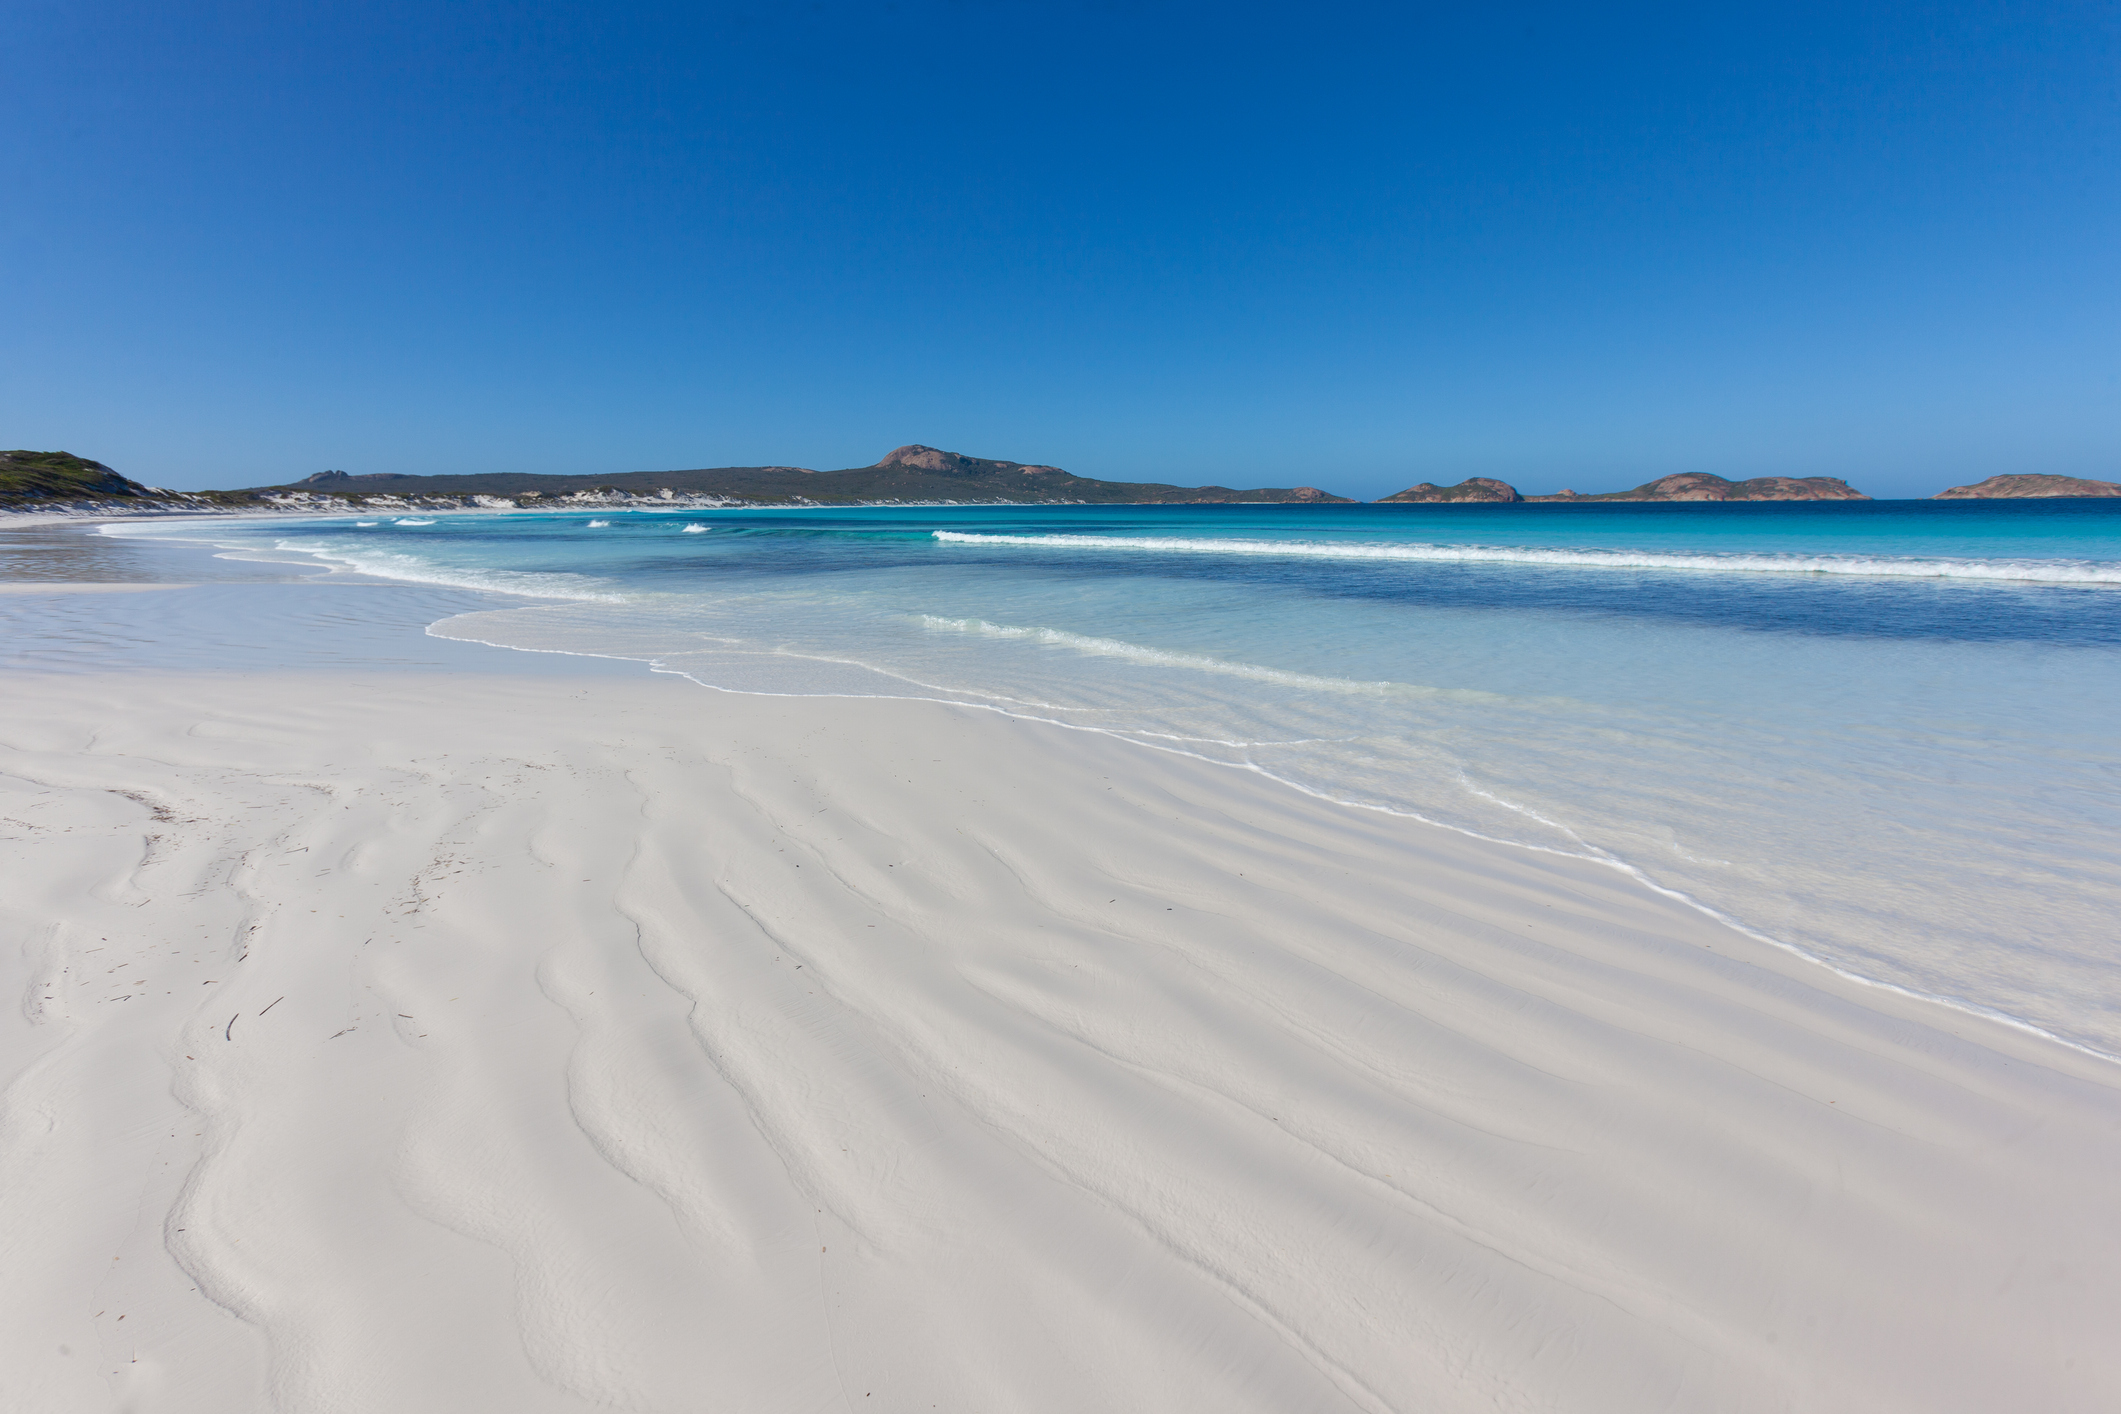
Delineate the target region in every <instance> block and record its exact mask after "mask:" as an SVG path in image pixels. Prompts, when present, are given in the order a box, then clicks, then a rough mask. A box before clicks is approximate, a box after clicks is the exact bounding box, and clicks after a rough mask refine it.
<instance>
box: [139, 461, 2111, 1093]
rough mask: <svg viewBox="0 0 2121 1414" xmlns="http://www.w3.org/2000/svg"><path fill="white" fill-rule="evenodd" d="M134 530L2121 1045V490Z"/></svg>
mask: <svg viewBox="0 0 2121 1414" xmlns="http://www.w3.org/2000/svg"><path fill="white" fill-rule="evenodd" d="M112 533H116V534H121V535H126V536H149V537H154V538H157V539H163V540H169V539H193V540H198V539H204V538H207V537H208V536H210V539H211V542H212V544H213V545H214V546H215V547H216V548H217V549H218V550H219V552H220V553H223V554H232V555H237V556H240V557H243V558H255V559H267V560H281V561H294V562H305V563H309V564H313V565H316V566H319V567H328V570H329V572H330V573H332V574H335V575H350V574H359V575H366V576H382V577H386V578H390V579H395V580H399V581H410V582H417V583H425V584H431V585H438V586H454V587H457V588H462V589H472V590H484V591H489V592H492V593H494V594H496V595H498V596H505V597H496V598H493V599H492V600H491V601H490V602H492V603H494V604H496V605H497V607H494V608H490V609H486V610H483V611H480V612H475V613H471V614H463V615H455V616H451V617H448V618H445V619H443V620H442V621H441V622H439V623H437V624H436V625H435V626H434V627H433V628H432V629H431V630H430V632H432V633H434V634H437V635H440V636H444V637H454V638H464V639H475V640H479V641H483V642H490V643H497V644H501V645H504V646H508V647H514V648H524V649H535V650H544V651H550V652H567V653H588V654H601V655H609V656H616V657H621V658H625V657H631V658H638V659H642V660H644V661H653V662H655V663H657V664H659V665H660V666H662V667H663V668H665V669H666V670H670V671H678V672H683V673H685V674H687V675H689V676H691V677H693V678H695V679H697V680H698V681H700V682H702V683H703V684H707V685H709V686H713V687H720V688H727V689H732V690H739V691H765V692H798V693H836V694H846V695H850V696H878V695H888V696H911V697H928V698H938V699H942V700H948V701H954V702H960V703H964V704H967V705H970V706H974V707H978V708H983V709H987V710H994V711H1003V712H1009V713H1012V714H1016V715H1020V716H1025V717H1031V718H1036V719H1039V720H1043V721H1048V722H1052V723H1055V724H1057V725H1060V726H1064V727H1068V728H1072V729H1077V730H1085V731H1097V732H1106V733H1111V734H1115V735H1119V736H1122V737H1126V738H1128V739H1131V740H1133V741H1136V742H1139V743H1140V744H1142V745H1143V746H1144V747H1145V748H1150V749H1154V750H1161V751H1182V752H1186V753H1188V754H1192V755H1197V756H1202V757H1206V758H1208V759H1211V760H1215V761H1219V762H1225V763H1228V764H1230V765H1232V766H1235V767H1239V768H1242V769H1248V770H1255V771H1260V772H1263V773H1265V774H1268V775H1270V776H1272V777H1274V778H1276V779H1278V780H1281V781H1283V782H1286V783H1287V784H1288V785H1289V786H1290V787H1291V788H1292V789H1297V790H1303V791H1307V792H1311V793H1313V794H1316V795H1320V796H1324V797H1328V798H1331V799H1335V800H1340V801H1344V802H1347V803H1348V804H1349V805H1350V806H1351V807H1356V808H1374V809H1382V810H1391V811H1396V812H1401V813H1405V814H1409V815H1415V816H1419V817H1420V818H1423V819H1427V820H1431V821H1435V822H1437V823H1439V824H1442V825H1446V826H1449V827H1451V828H1454V829H1459V830H1464V831H1468V832H1471V833H1474V834H1479V835H1483V836H1487V837H1491V838H1496V839H1502V840H1508V841H1512V842H1515V843H1519V844H1524V845H1529V846H1533V847H1537V848H1542V849H1551V850H1557V851H1563V852H1566V853H1570V854H1578V855H1588V856H1593V857H1598V858H1602V859H1605V860H1608V861H1610V862H1612V863H1613V864H1614V865H1615V866H1616V867H1623V868H1627V869H1630V870H1632V871H1635V872H1637V873H1638V874H1639V875H1640V876H1641V877H1643V878H1644V879H1645V880H1647V881H1648V882H1650V883H1651V884H1653V885H1655V886H1656V887H1659V888H1663V889H1668V890H1671V891H1673V892H1675V893H1679V894H1682V895H1684V896H1686V897H1687V898H1689V899H1692V900H1694V901H1696V902H1697V903H1699V904H1700V905H1701V906H1702V907H1704V908H1707V909H1709V910H1711V911H1714V912H1716V913H1719V914H1721V915H1723V916H1726V917H1729V918H1731V919H1733V920H1734V921H1736V922H1738V923H1739V924H1741V925H1742V926H1745V927H1747V928H1749V929H1751V930H1753V931H1755V932H1757V933H1759V934H1761V935H1763V936H1765V937H1768V938H1771V939H1773V940H1774V941H1776V942H1779V943H1782V944H1784V945H1786V946H1789V947H1792V948H1795V949H1798V950H1800V951H1803V952H1805V953H1807V954H1810V955H1812V956H1815V957H1818V958H1820V959H1822V960H1823V961H1826V962H1828V963H1830V964H1831V965H1833V966H1836V967H1839V968H1841V969H1843V970H1845V971H1848V972H1850V973H1853V974H1856V975H1859V976H1863V977H1866V978H1869V979H1871V980H1874V981H1878V982H1881V983H1884V984H1888V985H1894V986H1900V987H1905V988H1909V989H1911V990H1915V991H1919V992H1923V993H1925V994H1929V995H1934V996H1938V997H1942V998H1945V999H1948V1000H1951V1001H1954V1002H1955V1003H1957V1004H1960V1005H1964V1006H1968V1007H1971V1008H1976V1009H1981V1010H1985V1011H1992V1012H1996V1013H2000V1014H2003V1015H2007V1016H2010V1017H2013V1018H2015V1019H2019V1020H2022V1021H2024V1022H2025V1023H2027V1024H2029V1025H2033V1026H2037V1027H2039V1028H2041V1029H2043V1030H2047V1031H2049V1032H2052V1033H2054V1034H2056V1035H2059V1036H2062V1037H2064V1038H2065V1039H2068V1040H2071V1041H2073V1042H2075V1043H2078V1044H2082V1045H2087V1046H2091V1047H2094V1048H2096V1049H2100V1050H2103V1051H2107V1052H2110V1053H2121V938H2117V934H2121V928H2117V926H2116V923H2115V920H2116V919H2117V918H2121V749H2117V744H2116V735H2115V730H2114V726H2115V718H2116V708H2115V704H2116V703H2117V702H2121V502H2116V501H2026V502H1873V503H1821V504H1795V505H1739V506H1719V505H1714V504H1687V505H1621V506H1508V507H1433V508H1432V507H1383V506H1360V507H1283V506H1266V507H1100V508H1083V507H1037V508H1031V507H1008V508H890V509H815V510H795V511H787V510H777V511H705V512H702V511H689V510H688V511H674V512H628V511H615V510H609V509H596V508H590V509H585V510H581V511H573V512H565V513H557V512H556V513H537V514H463V515H444V514H414V515H402V514H401V515H395V516H392V515H383V514H377V515H373V516H367V517H362V518H360V519H359V520H358V521H356V520H353V519H348V520H332V521H323V520H317V521H293V520H290V519H287V518H275V519H271V520H260V521H255V522H217V523H213V524H212V525H210V526H206V527H204V528H203V529H202V527H201V526H200V525H199V524H198V523H192V524H189V525H149V526H126V527H119V528H114V529H113V531H112ZM320 572H321V568H320Z"/></svg>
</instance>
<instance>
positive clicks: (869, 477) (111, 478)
mask: <svg viewBox="0 0 2121 1414" xmlns="http://www.w3.org/2000/svg"><path fill="white" fill-rule="evenodd" d="M2026 496H2121V485H2117V484H2116V483H2114V482H2111V481H2090V480H2085V479H2083V478H2081V477H2071V476H2044V475H2007V476H1992V477H1990V478H1989V479H1988V480H1986V481H1983V482H1979V483H1978V484H1975V485H1972V486H1955V487H1953V488H1952V489H1951V490H1949V491H1945V492H1942V493H1940V494H1939V496H1938V497H1937V499H1940V500H1959V499H1968V498H1983V499H1986V498H1991V497H2026ZM1869 499H1870V497H1868V496H1866V495H1864V494H1863V493H1862V492H1861V491H1858V490H1856V489H1855V488H1854V487H1852V486H1850V485H1849V484H1848V483H1847V482H1846V481H1843V480H1841V479H1840V478H1839V477H1833V476H1802V477H1793V476H1756V477H1753V478H1752V479H1751V480H1748V481H1730V480H1726V479H1725V478H1723V477H1721V476H1715V475H1712V474H1710V473H1708V472H1681V473H1679V474H1677V475H1674V476H1665V477H1660V478H1658V479H1657V480H1655V481H1650V482H1645V483H1644V484H1642V485H1640V486H1637V487H1636V488H1634V489H1633V490H1632V491H1603V492H1597V493H1594V494H1589V495H1586V494H1582V493H1579V492H1576V491H1562V492H1558V493H1556V494H1554V495H1551V496H1526V495H1522V494H1520V493H1519V492H1518V490H1517V488H1516V487H1514V486H1512V485H1510V484H1509V483H1508V482H1507V481H1498V480H1496V479H1495V478H1493V477H1489V476H1474V477H1468V478H1467V479H1466V480H1464V481H1461V482H1459V483H1458V484H1457V485H1455V486H1438V485H1435V484H1434V483H1432V482H1427V481H1424V482H1422V483H1421V484H1420V485H1418V486H1413V487H1410V488H1408V489H1407V490H1405V491H1401V492H1399V493H1398V494H1397V495H1393V496H1386V497H1385V498H1384V501H1385V502H1389V503H1397V504H1402V505H1404V504H1422V505H1509V504H1525V503H1531V502H1553V501H1561V502H1579V501H1581V502H1591V501H1867V500H1869ZM937 503H942V504H949V505H960V506H976V505H1026V504H1029V505H1041V504H1044V505H1078V506H1080V505H1144V504H1148V505H1232V504H1254V505H1257V504H1284V505H1289V504H1294V505H1329V504H1330V505H1351V504H1353V502H1351V501H1350V500H1349V499H1348V498H1347V497H1345V496H1333V495H1328V494H1327V493H1326V492H1324V491H1321V490H1319V489H1318V488H1317V487H1315V486H1273V487H1258V488H1254V489H1251V490H1233V489H1232V488H1230V487H1227V486H1173V485H1168V484H1165V483H1163V482H1134V481H1098V480H1095V479H1093V478H1090V477H1085V476H1076V475H1074V474H1073V473H1071V472H1066V471H1063V470H1061V469H1060V468H1059V467H1057V466H1042V465H1038V464H1035V463H1025V462H1012V461H992V460H988V459H985V458H981V457H967V456H961V455H959V454H958V453H956V452H945V451H940V450H938V449H936V448H934V447H924V446H920V445H918V444H916V445H913V446H906V447H900V448H898V449H897V450H895V451H893V452H891V453H890V454H889V455H887V456H886V457H884V458H883V460H881V461H879V462H877V463H876V464H874V465H873V466H857V467H848V468H847V469H845V470H842V471H811V470H808V469H807V468H804V467H798V466H721V467H702V468H698V469H695V470H691V471H636V472H627V473H623V474H621V475H617V476H609V475H603V476H597V475H581V476H566V475H561V476H549V475H534V474H530V473H516V472H491V473H484V474H480V475H475V476H408V475H403V474H400V473H396V472H375V473H370V474H367V475H361V476H355V475H349V474H348V473H346V472H343V471H322V472H318V473H317V474H316V475H314V476H308V477H304V478H303V479H302V480H300V481H291V482H282V483H280V484H278V485H272V486H253V487H249V488H246V489H243V490H236V491H165V490H163V489H161V488H159V487H154V486H145V485H142V484H141V483H140V482H137V481H132V480H128V479H127V478H126V477H123V476H120V475H119V474H118V473H117V472H115V471H113V470H112V469H111V468H109V467H107V466H105V465H104V464H103V463H101V462H95V461H90V460H88V459H87V458H86V457H77V456H74V455H73V454H72V453H70V452H26V451H17V452H0V510H10V511H56V512H68V513H73V514H85V515H95V514H123V513H126V512H135V513H137V512H156V511H163V512H167V511H212V510H252V511H271V510H290V511H330V510H335V509H344V510H378V511H382V510H392V509H406V510H447V509H455V508H466V507H473V506H493V507H510V506H516V507H524V508H534V507H540V506H560V505H577V506H581V505H596V506H613V507H618V506H627V505H671V504H676V505H698V506H853V505H921V504H927V505H933V504H937Z"/></svg>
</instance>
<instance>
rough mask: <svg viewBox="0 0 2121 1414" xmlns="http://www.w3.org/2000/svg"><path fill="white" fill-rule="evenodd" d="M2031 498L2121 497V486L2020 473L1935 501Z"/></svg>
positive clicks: (1947, 493)
mask: <svg viewBox="0 0 2121 1414" xmlns="http://www.w3.org/2000/svg"><path fill="white" fill-rule="evenodd" d="M2029 496H2040V497H2046V496H2121V482H2114V481H2092V480H2090V479H2088V478H2086V477H2082V476H2045V475H2041V474H2039V473H2019V474H2015V475H2009V476H1991V477H1990V478H1989V479H1988V480H1986V481H1977V482H1975V483H1974V484H1973V485H1971V486H1954V487H1952V489H1951V490H1949V491H1939V492H1938V493H1937V494H1936V495H1934V496H1932V497H1931V498H1930V499H1931V500H1933V501H1987V500H1999V499H2000V500H2015V499H2019V498H2023V497H2029Z"/></svg>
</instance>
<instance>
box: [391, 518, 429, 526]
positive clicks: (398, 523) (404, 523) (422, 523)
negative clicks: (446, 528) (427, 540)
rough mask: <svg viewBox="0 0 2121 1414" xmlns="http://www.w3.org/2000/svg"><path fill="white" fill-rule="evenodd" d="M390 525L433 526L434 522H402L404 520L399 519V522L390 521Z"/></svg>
mask: <svg viewBox="0 0 2121 1414" xmlns="http://www.w3.org/2000/svg"><path fill="white" fill-rule="evenodd" d="M391 524H392V525H433V524H434V522H433V521H431V520H404V519H401V520H394V521H392V522H391Z"/></svg>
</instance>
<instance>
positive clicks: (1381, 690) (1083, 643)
mask: <svg viewBox="0 0 2121 1414" xmlns="http://www.w3.org/2000/svg"><path fill="white" fill-rule="evenodd" d="M921 623H922V624H923V625H924V626H925V627H927V628H929V629H939V630H943V631H946V632H952V633H971V634H979V635H981V636H982V637H986V638H1015V639H1028V640H1029V641H1031V642H1033V643H1050V644H1052V645H1053V646H1055V647H1057V648H1072V649H1074V650H1075V651H1076V652H1078V653H1088V654H1093V655H1095V656H1098V657H1103V658H1121V659H1125V660H1126V661H1128V662H1133V663H1142V664H1146V665H1148V666H1150V667H1158V668H1191V669H1193V670H1195V671H1196V672H1203V673H1217V674H1220V675H1222V676H1224V677H1234V678H1249V679H1251V680H1252V681H1254V682H1271V683H1276V684H1279V685H1281V686H1283V687H1302V688H1310V689H1312V690H1314V691H1322V692H1345V693H1355V694H1361V695H1363V696H1372V697H1375V696H1386V695H1399V694H1405V695H1409V696H1419V697H1446V696H1449V697H1468V698H1485V697H1487V696H1488V694H1486V693H1460V692H1452V691H1449V690H1447V689H1444V688H1435V687H1423V686H1420V685H1419V684H1415V683H1404V682H1389V681H1382V682H1363V681H1361V680H1359V679H1355V678H1329V677H1320V676H1318V675H1316V674H1314V673H1298V672H1292V671H1290V670H1288V669H1286V668H1269V667H1264V666H1262V665H1260V664H1258V663H1243V662H1233V661H1231V660H1230V659H1227V658H1211V657H1209V656H1208V655H1207V654H1205V653H1180V652H1175V651H1173V650H1171V649H1168V648H1146V647H1143V646H1142V645H1141V644H1138V643H1128V642H1126V641H1125V640H1123V639H1117V638H1093V637H1091V636H1090V635H1088V634H1082V633H1070V632H1068V631H1067V630H1066V629H1059V628H1019V627H1017V626H1016V625H1014V624H996V623H989V622H987V620H985V619H948V618H942V617H939V616H938V615H935V614H923V615H921Z"/></svg>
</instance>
